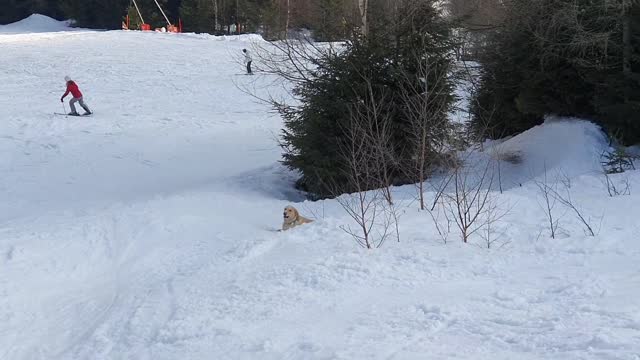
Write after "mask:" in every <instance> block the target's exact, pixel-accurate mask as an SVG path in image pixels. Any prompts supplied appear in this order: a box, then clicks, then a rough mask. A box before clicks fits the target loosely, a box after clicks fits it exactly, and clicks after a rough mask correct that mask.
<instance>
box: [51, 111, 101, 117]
mask: <svg viewBox="0 0 640 360" xmlns="http://www.w3.org/2000/svg"><path fill="white" fill-rule="evenodd" d="M53 114H54V115H63V116H78V117H81V116H91V115H93V113H91V114H86V115H85V114H78V115H71V114H63V113H57V112H54V113H53Z"/></svg>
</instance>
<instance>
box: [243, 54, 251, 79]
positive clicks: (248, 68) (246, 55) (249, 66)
mask: <svg viewBox="0 0 640 360" xmlns="http://www.w3.org/2000/svg"><path fill="white" fill-rule="evenodd" d="M242 52H243V53H244V62H245V63H246V64H247V74H253V71H251V62H252V61H253V59H252V58H251V55H250V54H249V51H248V50H247V49H242Z"/></svg>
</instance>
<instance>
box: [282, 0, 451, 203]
mask: <svg viewBox="0 0 640 360" xmlns="http://www.w3.org/2000/svg"><path fill="white" fill-rule="evenodd" d="M416 4H417V5H419V6H417V5H416ZM406 10H407V12H400V13H398V14H397V15H398V17H397V18H393V19H390V20H389V21H390V22H394V23H395V22H396V21H397V20H399V19H402V21H399V22H398V23H397V24H398V26H394V27H389V26H388V24H384V25H381V26H380V27H377V28H372V29H371V31H370V33H369V35H368V37H366V38H362V37H357V38H355V39H354V40H353V41H350V42H348V43H347V44H346V47H345V48H344V49H342V50H341V51H340V52H338V53H330V54H325V55H324V56H321V57H320V58H319V59H316V60H315V61H316V65H317V68H316V70H315V71H314V72H313V73H312V74H311V75H312V76H311V78H309V79H308V81H303V82H301V83H299V84H298V86H297V87H296V88H295V90H294V94H295V95H296V96H297V97H298V98H299V100H300V102H301V104H302V105H300V106H299V107H291V106H283V105H281V106H279V108H278V109H279V110H280V112H281V114H282V115H283V117H284V119H285V130H284V133H283V148H284V149H285V154H284V164H285V165H287V166H288V167H290V168H292V169H295V170H298V171H300V172H301V174H302V178H301V179H300V180H299V182H298V186H299V187H300V188H302V189H304V190H306V191H309V192H310V193H311V194H312V195H314V196H316V197H327V196H332V195H336V192H340V193H342V192H352V191H354V190H355V189H354V188H351V187H350V186H351V185H352V184H349V182H348V181H347V179H346V178H345V173H346V172H347V171H346V169H345V166H346V164H345V162H344V157H343V155H344V154H343V151H344V149H345V148H348V147H349V141H350V139H349V134H348V131H347V130H346V129H347V128H348V127H349V124H350V122H351V120H352V116H353V109H354V108H357V107H359V106H361V104H362V103H363V101H364V100H363V99H368V97H369V96H371V97H373V100H372V101H374V102H378V103H379V104H381V108H380V109H381V112H382V114H381V117H382V118H385V119H388V121H390V124H389V126H390V128H391V138H392V142H393V144H392V148H393V149H394V150H393V154H392V155H391V154H390V155H391V157H393V158H394V159H397V161H393V162H391V163H390V164H389V166H390V167H391V173H392V174H391V176H392V177H393V178H394V179H395V182H396V183H407V182H412V181H415V179H412V178H407V176H406V172H405V171H404V170H405V169H403V168H402V167H403V164H404V163H405V162H406V161H409V160H410V158H411V157H412V156H413V153H412V152H411V149H409V147H407V146H406V143H407V141H408V139H409V138H411V137H412V136H413V135H412V134H410V133H409V132H410V131H411V127H410V126H409V124H408V123H409V121H410V120H409V119H408V113H407V110H408V109H407V108H406V107H405V105H406V104H405V103H404V101H403V98H402V96H401V94H402V93H403V89H405V88H406V87H412V88H419V87H420V86H422V84H424V83H425V82H426V81H425V79H424V78H421V76H420V75H419V74H418V72H417V69H418V68H419V67H420V64H419V63H421V62H423V61H426V60H427V59H428V61H429V63H430V64H432V66H433V67H434V68H436V69H438V71H437V72H433V74H436V73H440V74H443V73H447V72H448V71H449V70H450V66H451V56H450V54H451V49H452V47H453V42H452V41H451V40H450V36H449V26H448V24H446V23H444V22H443V21H442V19H441V18H440V15H439V13H438V12H437V11H436V10H435V7H434V6H433V2H431V1H422V2H411V5H408V6H407V7H406ZM390 28H392V29H394V31H395V32H394V33H393V34H390V33H389V29H390ZM390 36H393V37H394V38H395V39H396V41H395V42H391V43H390V41H389V38H390ZM441 80H442V81H433V82H432V83H433V84H435V85H434V87H433V88H431V89H430V91H431V93H432V94H437V95H434V96H437V97H438V98H437V100H434V101H433V107H432V108H431V109H430V112H431V113H432V116H433V117H437V118H438V119H439V121H434V123H438V124H440V125H439V126H442V127H445V126H448V122H447V112H448V110H449V108H450V105H451V103H452V100H453V96H452V86H451V82H450V80H449V79H448V78H444V79H441ZM408 82H409V83H408ZM427 82H428V81H427ZM371 92H372V93H371ZM368 101H369V100H367V102H368ZM370 186H375V183H372V184H370Z"/></svg>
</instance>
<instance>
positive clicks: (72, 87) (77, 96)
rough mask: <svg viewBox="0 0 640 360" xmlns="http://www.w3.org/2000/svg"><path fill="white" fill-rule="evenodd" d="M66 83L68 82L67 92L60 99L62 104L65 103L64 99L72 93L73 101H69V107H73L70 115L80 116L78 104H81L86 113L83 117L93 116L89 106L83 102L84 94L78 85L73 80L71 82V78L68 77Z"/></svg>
mask: <svg viewBox="0 0 640 360" xmlns="http://www.w3.org/2000/svg"><path fill="white" fill-rule="evenodd" d="M64 81H66V82H67V91H66V92H65V93H64V95H62V97H61V98H60V102H64V98H65V97H67V95H69V93H71V96H73V99H71V101H69V106H70V107H71V112H70V113H69V115H73V116H79V115H80V114H78V112H77V111H76V103H80V106H82V108H83V109H84V111H85V113H84V114H83V115H91V110H89V107H88V106H87V104H85V103H84V101H83V100H82V93H81V92H80V89H79V88H78V85H77V84H76V83H75V82H74V81H73V80H71V78H70V77H68V76H65V77H64Z"/></svg>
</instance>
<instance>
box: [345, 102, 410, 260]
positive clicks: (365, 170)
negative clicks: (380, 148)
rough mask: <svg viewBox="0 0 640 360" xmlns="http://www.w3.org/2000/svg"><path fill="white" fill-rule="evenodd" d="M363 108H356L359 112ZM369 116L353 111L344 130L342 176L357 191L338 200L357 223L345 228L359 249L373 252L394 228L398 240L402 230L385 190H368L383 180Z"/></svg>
mask: <svg viewBox="0 0 640 360" xmlns="http://www.w3.org/2000/svg"><path fill="white" fill-rule="evenodd" d="M362 106H363V105H362V104H356V105H354V107H355V108H356V109H358V108H361V107H362ZM369 115H370V112H367V111H366V110H362V109H360V110H355V109H354V110H352V115H351V117H350V121H349V124H348V126H347V127H346V128H345V129H344V130H345V133H346V134H347V142H346V144H344V145H343V146H342V147H341V149H340V152H341V154H342V157H343V160H344V167H343V168H344V171H343V172H344V174H343V175H344V177H345V179H346V181H347V183H348V186H349V188H352V189H353V191H354V192H353V193H351V194H345V195H341V196H338V197H337V198H336V200H337V201H338V203H339V204H340V205H341V206H342V208H343V209H344V210H345V212H346V213H347V214H348V215H349V217H350V218H351V219H352V220H353V221H354V222H355V223H356V227H355V229H354V228H352V227H351V226H349V225H347V226H343V227H342V229H343V230H344V231H345V232H346V233H348V234H349V235H351V237H353V239H354V240H355V241H356V242H357V243H358V244H359V245H360V246H362V247H364V248H367V249H372V248H378V247H380V246H382V244H383V243H384V242H385V241H386V240H387V239H388V238H389V237H390V236H391V231H392V227H394V226H395V230H396V234H397V236H398V241H399V230H398V227H397V213H396V212H395V210H390V207H391V206H393V204H392V203H391V202H389V201H388V200H387V199H386V197H385V191H383V190H382V189H377V190H370V191H368V189H370V188H371V182H372V181H374V182H377V183H379V181H380V180H379V179H380V174H379V173H378V172H379V170H380V167H379V164H377V161H378V158H377V156H378V155H379V152H377V151H376V150H374V149H373V148H375V146H376V145H375V144H373V146H372V142H371V138H372V137H375V135H374V134H372V133H371V131H372V126H371V125H370V123H371V122H372V119H371V118H370V117H369ZM333 187H334V188H335V189H337V187H336V186H333ZM336 195H337V194H336ZM385 204H386V205H385Z"/></svg>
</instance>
